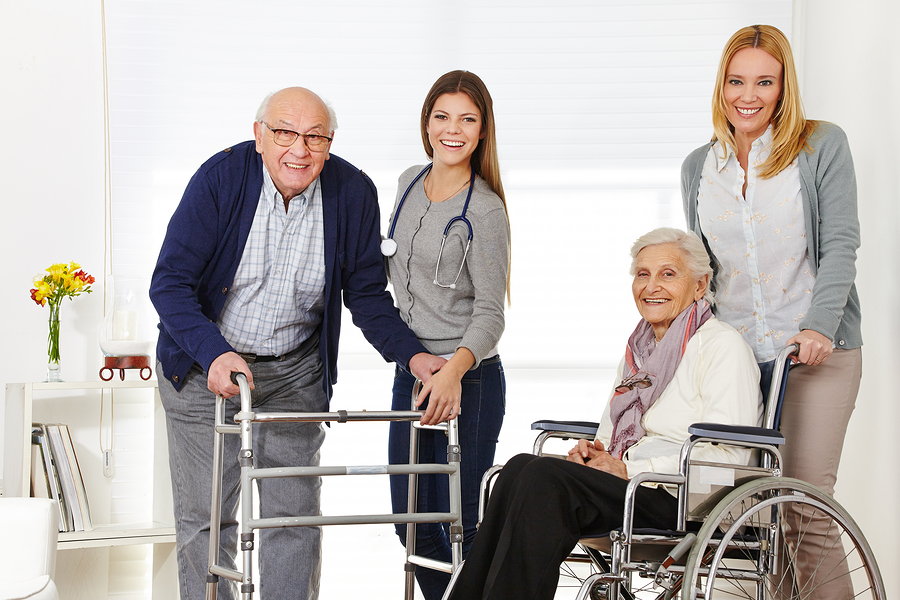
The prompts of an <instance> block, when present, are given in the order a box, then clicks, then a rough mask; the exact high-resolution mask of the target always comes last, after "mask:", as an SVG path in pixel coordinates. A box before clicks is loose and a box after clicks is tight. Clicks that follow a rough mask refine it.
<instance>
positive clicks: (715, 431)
mask: <svg viewBox="0 0 900 600" xmlns="http://www.w3.org/2000/svg"><path fill="white" fill-rule="evenodd" d="M688 433H690V434H691V435H692V436H693V437H695V438H697V437H703V438H713V439H717V440H722V441H726V442H749V443H755V444H771V445H773V446H780V445H781V444H784V436H783V435H781V433H780V432H779V431H778V430H776V429H766V428H765V427H746V426H741V425H722V424H721V423H694V424H693V425H691V426H690V427H688Z"/></svg>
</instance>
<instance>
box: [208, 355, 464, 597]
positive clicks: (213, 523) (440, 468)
mask: <svg viewBox="0 0 900 600" xmlns="http://www.w3.org/2000/svg"><path fill="white" fill-rule="evenodd" d="M232 378H233V379H234V380H235V383H237V385H238V387H239V388H240V397H241V411H240V412H239V413H237V414H236V415H235V417H234V420H235V422H236V424H235V425H227V424H225V399H224V398H222V397H220V396H217V397H216V425H215V429H216V436H215V445H214V448H213V488H212V502H211V508H210V528H209V533H210V535H209V574H208V575H207V579H206V580H207V585H206V598H207V600H215V599H216V593H217V584H218V582H219V578H220V577H224V578H226V579H231V580H234V581H237V582H240V584H241V585H240V594H241V598H242V600H251V599H252V597H253V592H254V590H255V584H254V580H253V565H252V557H253V550H254V548H255V535H256V534H255V531H256V530H257V529H267V528H275V527H318V526H322V525H368V524H393V523H406V524H407V538H406V539H407V548H406V555H407V556H406V565H405V570H406V589H405V598H406V599H407V600H412V598H413V593H414V577H413V575H414V573H413V572H414V569H415V565H419V566H424V567H427V568H431V569H438V570H442V571H446V572H449V573H453V572H455V571H456V570H457V569H458V568H459V565H460V563H461V562H462V537H463V536H462V516H461V511H460V503H461V500H460V475H459V466H460V448H459V433H458V429H457V420H455V419H454V420H452V421H446V422H444V423H441V424H439V425H435V426H420V425H419V424H418V423H416V421H419V420H420V419H421V418H422V414H423V411H418V410H409V411H359V412H350V411H346V410H339V411H337V412H325V413H305V412H299V413H264V412H263V413H257V412H254V411H253V409H252V406H251V398H250V386H249V385H248V384H247V378H246V377H245V376H244V375H243V374H241V373H238V374H236V375H234V376H233V377H232ZM417 392H418V385H417V386H416V389H415V390H414V391H413V401H414V400H415V396H416V393H417ZM373 421H378V422H384V421H408V422H411V423H412V424H413V426H412V427H410V460H409V464H407V465H403V464H399V465H374V466H333V467H322V466H319V467H291V466H285V467H279V468H270V469H257V468H256V467H255V466H254V458H253V430H252V424H253V423H258V424H259V426H265V425H266V424H269V423H297V422H307V423H309V422H316V423H325V422H328V423H356V422H373ZM423 428H427V429H440V430H443V431H446V432H447V435H448V438H449V439H448V446H447V464H446V465H444V464H418V462H417V456H418V432H419V429H423ZM229 434H239V435H240V436H241V449H240V452H239V456H238V460H239V461H240V467H241V474H240V490H239V494H240V504H241V516H240V523H239V529H238V531H239V538H238V549H239V550H240V554H241V561H242V563H243V569H242V570H241V571H238V570H234V569H230V568H228V567H224V566H221V565H219V564H218V562H217V561H218V555H219V530H220V527H221V523H222V502H221V501H222V473H223V462H222V460H223V456H222V454H223V448H224V439H225V436H226V435H229ZM430 473H435V474H445V475H448V476H449V478H450V486H449V489H450V512H446V513H418V512H416V483H417V477H418V475H420V474H422V475H424V474H430ZM337 475H409V490H410V492H409V506H408V508H407V512H406V513H397V514H369V515H342V516H295V517H276V518H261V519H255V518H253V504H254V503H253V480H254V479H265V478H272V477H324V476H337ZM417 523H450V532H451V550H452V563H443V562H440V561H435V560H431V559H428V558H426V557H422V556H417V555H416V554H415V526H416V524H417Z"/></svg>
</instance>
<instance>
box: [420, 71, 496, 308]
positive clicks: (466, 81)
mask: <svg viewBox="0 0 900 600" xmlns="http://www.w3.org/2000/svg"><path fill="white" fill-rule="evenodd" d="M458 93H463V94H465V95H466V96H468V97H469V98H470V99H471V100H472V102H473V103H474V104H475V106H477V107H478V111H479V112H480V113H481V122H482V132H483V133H484V138H483V139H482V140H481V141H480V142H479V144H478V146H477V147H476V148H475V151H474V152H473V153H472V158H471V161H472V167H473V168H474V169H475V173H477V174H478V176H479V177H481V178H482V179H484V181H485V183H487V184H488V187H490V188H491V189H492V190H493V191H494V193H495V194H497V196H499V197H500V201H501V202H502V203H503V210H504V212H506V226H507V229H509V210H508V209H507V207H506V195H505V194H504V193H503V183H502V182H501V181H500V160H499V158H498V157H497V133H496V131H497V130H496V127H495V125H494V101H493V99H491V93H490V92H488V89H487V86H486V85H484V82H483V81H481V78H480V77H478V75H476V74H475V73H471V72H469V71H450V72H449V73H445V74H443V75H441V76H440V77H439V78H438V80H437V81H435V82H434V85H433V86H431V90H429V92H428V95H427V96H426V97H425V102H424V103H423V104H422V117H421V120H420V122H419V128H420V130H421V133H422V145H424V146H425V154H427V155H428V158H430V159H432V160H433V159H434V148H432V147H431V142H430V141H429V140H428V119H430V118H431V111H432V110H433V109H434V104H435V102H437V100H438V98H440V97H441V96H443V95H444V94H458ZM510 239H512V232H510ZM511 271H512V251H511V250H510V264H509V265H507V270H506V299H507V301H508V302H509V301H510V300H511V297H510V285H509V282H510V272H511Z"/></svg>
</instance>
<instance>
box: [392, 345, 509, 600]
mask: <svg viewBox="0 0 900 600" xmlns="http://www.w3.org/2000/svg"><path fill="white" fill-rule="evenodd" d="M414 384H415V377H413V376H412V375H410V374H409V373H407V372H406V371H403V370H402V369H399V368H398V369H397V371H396V375H395V377H394V400H393V404H392V407H391V408H392V409H393V410H409V409H410V406H411V404H410V402H411V399H412V389H413V385H414ZM505 412H506V379H505V378H504V375H503V365H502V363H501V362H500V357H499V356H494V357H491V358H488V359H485V360H483V361H482V362H481V364H480V365H479V366H478V368H476V369H472V370H471V371H469V372H468V373H466V374H465V376H464V377H463V379H462V403H461V408H460V416H459V446H460V451H461V454H462V462H461V482H462V519H463V539H464V542H463V554H464V555H465V554H466V553H468V551H469V546H471V544H472V540H473V539H474V537H475V532H476V528H475V525H476V523H477V522H478V489H479V486H480V484H481V477H482V475H484V472H485V471H487V470H488V469H489V468H490V467H491V466H493V464H494V450H495V449H496V447H497V440H498V438H499V435H500V427H501V425H502V424H503V415H504V413H505ZM388 457H389V460H390V462H391V464H398V463H408V462H409V423H391V433H390V441H389V446H388ZM419 462H422V463H427V462H432V463H444V464H446V463H447V437H446V435H445V434H444V432H442V431H426V430H423V431H420V432H419ZM390 479H391V502H392V505H393V509H394V512H395V513H402V512H407V490H408V484H409V479H408V476H406V475H392V476H391V478H390ZM448 483H449V478H448V477H447V476H445V475H424V476H423V475H420V476H419V478H418V487H419V491H418V510H419V511H420V512H446V511H449V510H450V506H449V498H448V494H449V491H448ZM396 529H397V535H398V536H400V541H401V542H402V543H403V544H404V545H405V544H406V525H405V524H404V525H397V526H396ZM416 554H418V555H420V556H426V557H428V558H433V559H435V560H442V561H446V562H450V560H451V556H450V538H449V524H447V523H426V524H420V525H417V526H416ZM416 580H417V581H418V582H419V587H420V588H421V589H422V593H423V594H424V596H425V598H426V600H440V598H441V596H442V595H443V594H444V590H445V589H446V588H447V584H449V583H450V575H449V574H447V573H443V572H440V571H434V570H432V569H427V568H425V567H418V568H417V569H416Z"/></svg>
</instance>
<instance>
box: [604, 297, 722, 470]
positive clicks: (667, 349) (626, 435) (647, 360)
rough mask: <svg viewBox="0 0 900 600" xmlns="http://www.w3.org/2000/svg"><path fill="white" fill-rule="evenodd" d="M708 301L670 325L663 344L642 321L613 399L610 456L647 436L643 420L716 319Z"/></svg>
mask: <svg viewBox="0 0 900 600" xmlns="http://www.w3.org/2000/svg"><path fill="white" fill-rule="evenodd" d="M712 316H713V314H712V309H711V308H710V306H709V302H707V301H706V300H703V299H701V300H698V301H697V302H694V303H692V304H691V305H690V306H688V307H687V308H686V309H684V310H683V311H681V314H680V315H678V316H677V317H675V320H674V321H673V322H672V324H671V325H670V326H669V329H668V330H667V331H666V334H665V335H664V336H663V339H662V341H660V342H659V344H655V343H654V342H655V339H656V338H655V337H654V335H653V327H652V326H651V325H650V323H648V322H647V321H645V320H643V319H641V322H640V323H638V325H637V327H636V328H635V330H634V333H632V334H631V337H629V338H628V346H627V348H626V349H625V368H624V369H623V372H622V383H621V384H620V385H619V387H617V388H616V392H615V394H613V397H612V400H610V407H609V408H610V415H609V416H610V418H611V419H612V422H613V433H612V439H611V440H610V444H609V448H608V450H609V453H610V454H611V455H612V456H614V457H616V458H618V459H621V458H622V456H623V455H624V454H625V451H626V450H628V448H630V447H631V446H632V445H633V444H634V443H635V442H637V441H638V440H640V439H641V438H642V437H644V434H645V433H646V432H645V431H644V428H643V426H642V425H641V419H642V418H643V417H644V413H646V412H647V411H648V410H649V409H650V407H651V406H653V403H654V402H656V399H657V398H658V397H659V395H660V394H661V393H662V391H663V390H664V389H666V386H667V385H669V382H670V381H672V377H673V376H674V375H675V369H677V368H678V364H679V363H680V362H681V357H682V355H684V349H685V348H686V347H687V344H688V341H690V339H691V338H692V337H693V336H694V333H696V332H697V330H698V329H700V327H701V326H702V325H703V324H704V323H706V322H707V321H708V320H709V318H710V317H712Z"/></svg>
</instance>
